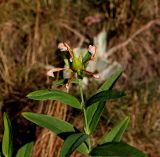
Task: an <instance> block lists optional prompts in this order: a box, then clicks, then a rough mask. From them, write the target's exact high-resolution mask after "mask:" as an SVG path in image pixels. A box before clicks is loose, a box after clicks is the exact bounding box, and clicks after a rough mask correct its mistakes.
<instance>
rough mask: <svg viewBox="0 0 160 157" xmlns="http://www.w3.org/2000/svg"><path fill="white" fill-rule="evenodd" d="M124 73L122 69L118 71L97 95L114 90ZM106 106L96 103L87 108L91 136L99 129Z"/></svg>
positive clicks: (102, 103) (88, 128) (88, 127)
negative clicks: (98, 125)
mask: <svg viewBox="0 0 160 157" xmlns="http://www.w3.org/2000/svg"><path fill="white" fill-rule="evenodd" d="M122 72H123V71H122V70H121V69H120V70H117V71H116V72H115V73H114V74H113V75H112V76H111V77H110V78H108V79H107V80H106V81H105V82H104V84H103V85H102V86H101V87H100V88H99V89H98V91H97V93H98V92H101V91H104V90H110V89H112V87H113V85H114V84H115V83H116V81H117V80H118V78H119V77H120V76H121V74H122ZM104 106H105V103H104V102H96V103H94V104H92V105H91V106H89V107H87V109H86V115H87V124H86V128H87V131H88V133H89V134H91V133H92V132H93V131H94V130H95V128H96V127H97V124H98V121H99V119H100V117H101V115H102V112H103V109H104Z"/></svg>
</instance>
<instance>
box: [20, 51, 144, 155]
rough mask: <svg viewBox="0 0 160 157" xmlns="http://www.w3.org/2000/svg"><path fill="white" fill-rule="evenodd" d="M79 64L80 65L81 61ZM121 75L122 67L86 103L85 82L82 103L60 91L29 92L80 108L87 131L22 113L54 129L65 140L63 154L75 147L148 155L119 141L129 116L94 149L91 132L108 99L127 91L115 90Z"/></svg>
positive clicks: (91, 152)
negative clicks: (84, 96) (84, 95)
mask: <svg viewBox="0 0 160 157" xmlns="http://www.w3.org/2000/svg"><path fill="white" fill-rule="evenodd" d="M88 55H89V54H86V56H85V57H84V60H83V62H87V60H88V57H89V58H90V57H91V56H88ZM77 65H78V66H79V64H77ZM78 68H79V67H78ZM75 70H76V69H75ZM76 72H77V71H76ZM77 74H78V73H77ZM121 74H122V70H121V69H120V70H118V71H116V73H114V74H113V75H112V76H110V77H109V78H108V80H106V81H105V82H104V84H103V85H102V86H101V87H100V88H99V89H98V91H97V92H96V93H95V94H94V95H93V96H91V97H90V98H89V99H88V100H87V101H86V102H84V98H83V90H82V84H81V82H80V81H79V86H80V94H81V103H80V102H79V101H78V100H77V98H75V97H73V96H72V95H70V94H68V93H65V92H62V91H57V90H39V91H35V92H32V93H30V94H28V97H29V98H31V99H34V100H59V101H61V102H63V103H65V104H68V105H70V106H72V107H75V108H78V109H81V110H82V112H83V114H84V132H85V133H84V132H80V131H79V130H78V129H76V128H75V127H74V126H73V125H71V124H70V123H68V122H66V121H63V120H61V119H58V118H55V117H52V116H48V115H43V114H36V113H31V112H24V113H22V115H23V116H24V117H25V118H26V119H28V120H29V121H31V122H33V123H35V124H37V125H39V126H41V127H44V128H47V129H49V130H51V131H52V132H54V133H55V134H57V135H58V136H59V137H61V138H62V139H63V140H64V143H63V145H62V149H61V152H60V157H69V156H70V155H71V154H72V152H73V151H74V150H76V149H77V150H79V151H80V152H81V153H85V154H89V155H91V156H99V157H102V156H109V157H111V156H117V157H118V156H119V157H146V155H145V154H144V153H143V152H141V151H140V150H138V149H136V148H134V147H133V146H130V145H128V144H126V143H123V142H120V141H121V139H122V136H123V134H124V132H125V130H126V128H127V126H128V123H129V118H128V117H125V118H124V119H123V120H121V121H120V122H119V123H118V124H117V125H116V126H114V127H113V129H111V131H110V132H109V133H106V134H105V135H104V136H103V137H102V138H101V140H100V142H99V145H97V146H96V147H95V148H92V143H91V139H90V135H91V134H92V133H93V132H94V131H95V128H96V127H97V124H98V122H99V119H100V117H101V115H102V112H103V109H104V107H105V104H106V101H109V100H111V99H116V98H120V97H122V96H125V93H124V92H122V91H115V90H112V87H113V85H114V84H115V83H116V81H117V80H118V78H119V77H120V76H121ZM79 80H80V79H79ZM59 83H60V84H61V82H58V84H59ZM62 83H63V82H62ZM17 157H18V156H17ZM26 157H27V156H26Z"/></svg>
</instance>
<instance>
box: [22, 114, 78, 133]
mask: <svg viewBox="0 0 160 157" xmlns="http://www.w3.org/2000/svg"><path fill="white" fill-rule="evenodd" d="M22 115H23V117H24V118H26V119H27V120H29V121H31V122H33V123H35V124H37V125H39V126H41V127H44V128H47V129H49V130H51V131H52V132H54V133H55V134H57V135H58V134H61V133H64V132H75V129H74V127H73V125H71V124H70V123H68V122H65V121H63V120H61V119H59V118H56V117H52V116H49V115H43V114H37V113H32V112H23V113H22Z"/></svg>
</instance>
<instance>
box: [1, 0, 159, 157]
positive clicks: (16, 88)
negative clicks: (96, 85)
mask: <svg viewBox="0 0 160 157" xmlns="http://www.w3.org/2000/svg"><path fill="white" fill-rule="evenodd" d="M134 2H136V3H134ZM102 29H105V30H106V31H107V32H108V35H107V52H106V55H105V56H104V57H106V59H108V60H109V62H110V64H112V62H114V61H116V62H118V63H120V64H121V65H122V67H123V68H124V71H125V73H124V75H123V76H122V78H121V80H120V81H119V83H118V85H117V88H120V87H121V88H123V89H126V90H128V93H129V98H128V99H127V100H126V101H124V102H123V101H122V102H119V104H117V103H113V105H112V104H111V105H110V106H108V107H107V110H106V112H107V113H108V115H109V120H108V119H107V121H106V120H105V118H104V117H105V115H104V116H103V118H102V121H101V123H100V125H99V127H98V131H97V132H96V133H95V135H94V136H93V137H94V138H93V142H94V143H96V140H97V139H98V138H99V137H100V136H102V134H103V133H104V132H105V131H106V130H109V129H110V128H111V127H112V126H113V124H115V122H116V121H117V120H119V119H120V118H121V116H124V115H130V116H131V124H130V128H129V129H128V132H127V133H126V136H125V138H124V140H126V141H127V142H129V143H131V144H133V145H135V146H137V147H138V148H140V149H142V150H144V151H146V152H147V153H148V154H149V155H150V156H151V157H158V156H160V152H159V149H158V148H159V146H160V142H159V141H160V139H159V137H160V128H159V126H160V116H159V115H160V112H159V111H160V107H159V106H160V102H159V99H158V98H159V95H160V85H159V81H160V80H159V79H158V78H159V76H160V69H159V65H160V52H159V50H160V44H159V43H160V2H159V0H153V1H150V0H131V1H127V0H124V1H122V0H120V1H117V0H113V1H107V0H106V1H103V2H102V1H97V0H93V1H92V2H91V1H84V0H78V1H75V2H74V1H64V0H59V1H53V0H35V1H32V0H1V1H0V109H1V108H2V112H3V111H8V112H9V113H10V117H11V120H12V124H13V125H14V126H13V129H14V144H15V148H14V152H16V150H17V149H18V148H19V147H20V145H22V144H24V143H26V142H27V141H29V140H33V139H34V140H35V146H34V150H33V156H34V157H39V156H43V157H50V156H54V157H56V156H58V155H57V154H58V152H59V149H60V146H61V144H62V141H61V140H60V139H59V138H57V137H56V136H55V135H54V134H52V133H50V132H49V131H48V130H46V129H40V128H39V127H38V128H37V129H36V128H35V126H33V125H32V124H30V123H29V122H27V121H25V120H24V119H23V118H22V117H21V115H20V113H21V112H22V111H35V112H38V113H45V114H50V115H54V116H57V117H60V118H62V119H67V120H68V121H72V122H73V123H74V124H75V125H77V126H78V127H79V128H81V127H82V126H81V125H80V126H79V121H80V119H81V115H79V116H77V118H73V115H72V114H73V113H72V114H70V112H69V111H70V109H68V108H67V107H66V106H63V105H61V104H60V103H58V102H52V101H48V102H45V103H39V102H32V101H30V100H27V99H26V98H25V96H26V95H27V93H29V92H31V91H33V90H36V89H41V88H51V86H52V80H51V79H49V78H47V77H46V69H45V66H46V65H48V64H52V65H55V66H62V61H61V60H60V59H59V56H58V55H57V43H58V42H61V41H68V42H70V44H71V45H72V46H73V47H80V46H83V47H87V46H88V44H92V42H93V37H94V36H95V35H97V34H98V33H99V32H100V31H101V30H102ZM152 87H153V88H152ZM88 92H89V91H88ZM142 100H143V101H142ZM72 112H73V111H72ZM0 121H1V123H0V138H2V132H3V126H2V116H0ZM36 130H37V131H36ZM24 137H26V139H25V138H24ZM27 138H28V139H27ZM73 156H79V154H77V153H74V154H73Z"/></svg>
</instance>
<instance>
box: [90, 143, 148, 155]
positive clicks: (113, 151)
mask: <svg viewBox="0 0 160 157" xmlns="http://www.w3.org/2000/svg"><path fill="white" fill-rule="evenodd" d="M90 155H93V156H118V157H147V155H146V154H144V153H143V152H142V151H140V150H138V149H137V148H135V147H133V146H130V145H128V144H126V143H122V142H109V143H106V144H103V145H99V146H97V147H96V148H94V149H93V150H92V151H91V152H90Z"/></svg>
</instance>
